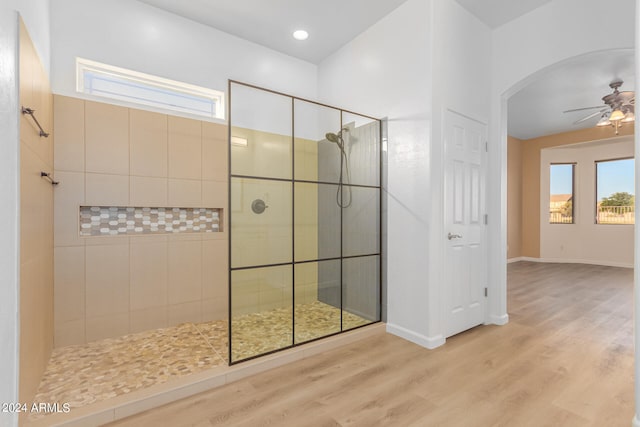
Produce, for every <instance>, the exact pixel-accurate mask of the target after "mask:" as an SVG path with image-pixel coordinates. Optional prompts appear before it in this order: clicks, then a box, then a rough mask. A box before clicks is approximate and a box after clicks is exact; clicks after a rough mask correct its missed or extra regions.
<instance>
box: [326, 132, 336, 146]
mask: <svg viewBox="0 0 640 427" xmlns="http://www.w3.org/2000/svg"><path fill="white" fill-rule="evenodd" d="M339 135H340V132H338V134H335V133H332V132H329V133H326V134H325V135H324V136H325V138H327V141H331V142H335V143H336V144H340V136H339Z"/></svg>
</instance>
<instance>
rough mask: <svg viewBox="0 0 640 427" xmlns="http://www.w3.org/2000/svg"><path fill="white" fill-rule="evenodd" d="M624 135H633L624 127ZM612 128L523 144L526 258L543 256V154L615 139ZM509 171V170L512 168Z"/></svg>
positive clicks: (578, 132)
mask: <svg viewBox="0 0 640 427" xmlns="http://www.w3.org/2000/svg"><path fill="white" fill-rule="evenodd" d="M620 135H633V126H629V125H624V126H623V127H622V128H620ZM614 136H615V135H614V131H613V129H612V128H611V127H591V128H587V129H581V130H577V131H572V132H563V133H558V134H554V135H548V136H542V137H539V138H533V139H528V140H525V141H522V144H521V147H522V230H521V233H522V255H521V256H525V257H533V258H539V257H540V152H541V150H542V149H544V148H549V147H558V146H561V145H567V144H574V143H578V142H587V141H596V140H601V139H609V138H612V137H614ZM508 168H509V167H508Z"/></svg>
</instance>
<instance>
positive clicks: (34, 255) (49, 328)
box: [19, 22, 53, 402]
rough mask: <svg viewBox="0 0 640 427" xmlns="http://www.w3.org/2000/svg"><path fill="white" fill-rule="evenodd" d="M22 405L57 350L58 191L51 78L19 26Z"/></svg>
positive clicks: (34, 388) (37, 383)
mask: <svg viewBox="0 0 640 427" xmlns="http://www.w3.org/2000/svg"><path fill="white" fill-rule="evenodd" d="M20 104H21V105H22V106H24V107H29V108H32V109H34V110H35V111H36V113H35V115H36V118H37V119H38V121H39V122H40V124H41V125H42V127H43V128H44V129H45V131H47V132H49V133H51V135H50V136H49V137H48V138H42V137H40V136H39V130H38V128H37V127H36V126H35V123H34V121H33V120H32V118H31V117H29V116H25V115H22V116H21V118H20V199H21V200H20V392H19V395H20V401H21V402H30V401H31V400H32V399H33V398H34V396H35V393H36V390H37V388H38V385H39V384H40V378H41V376H42V373H43V372H44V370H45V368H46V365H47V362H48V361H49V356H50V355H51V349H52V347H53V186H52V185H51V184H50V183H49V182H48V181H46V180H45V179H43V178H42V177H41V176H40V172H41V171H42V172H53V132H52V123H53V120H52V104H53V102H52V96H51V89H50V87H49V82H48V78H47V74H46V72H45V70H44V67H43V66H42V64H41V62H40V59H39V58H38V55H37V53H36V51H35V48H34V46H33V43H32V42H31V39H30V38H29V34H28V33H27V31H26V28H25V26H24V24H23V23H22V22H21V24H20Z"/></svg>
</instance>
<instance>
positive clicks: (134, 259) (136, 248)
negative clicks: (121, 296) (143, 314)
mask: <svg viewBox="0 0 640 427" xmlns="http://www.w3.org/2000/svg"><path fill="white" fill-rule="evenodd" d="M130 260H131V264H130V265H131V270H130V289H131V290H130V296H131V305H130V307H131V310H140V309H143V308H150V307H163V306H166V304H167V243H166V242H164V243H161V242H154V243H132V244H131V256H130Z"/></svg>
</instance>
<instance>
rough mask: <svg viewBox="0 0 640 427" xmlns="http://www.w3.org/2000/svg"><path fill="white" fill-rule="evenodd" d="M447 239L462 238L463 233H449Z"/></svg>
mask: <svg viewBox="0 0 640 427" xmlns="http://www.w3.org/2000/svg"><path fill="white" fill-rule="evenodd" d="M447 239H449V240H451V239H462V234H451V233H449V234H447Z"/></svg>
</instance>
